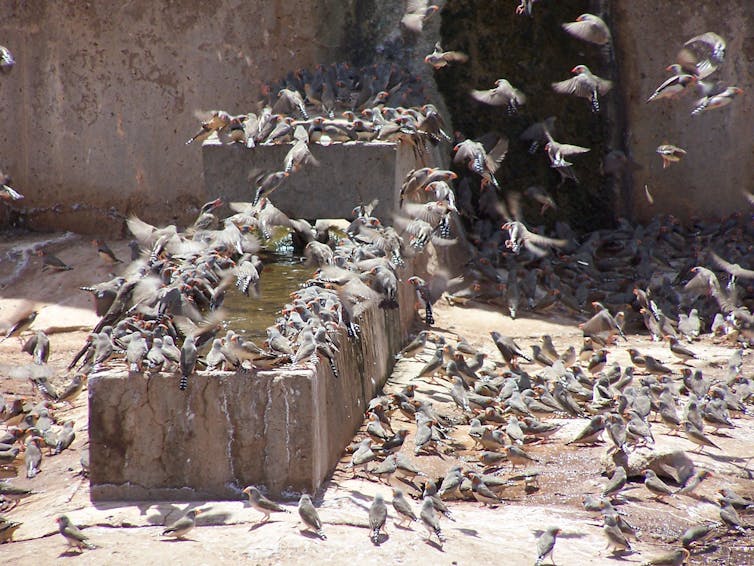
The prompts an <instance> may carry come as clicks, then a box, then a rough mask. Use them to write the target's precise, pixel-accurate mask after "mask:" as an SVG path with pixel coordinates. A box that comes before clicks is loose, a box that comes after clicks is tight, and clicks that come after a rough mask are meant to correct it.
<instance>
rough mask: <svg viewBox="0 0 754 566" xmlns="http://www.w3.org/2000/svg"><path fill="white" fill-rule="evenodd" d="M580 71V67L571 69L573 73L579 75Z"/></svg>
mask: <svg viewBox="0 0 754 566" xmlns="http://www.w3.org/2000/svg"><path fill="white" fill-rule="evenodd" d="M578 69H579V68H578V66H577V67H574V68H573V69H571V72H572V73H578V72H579V70H578Z"/></svg>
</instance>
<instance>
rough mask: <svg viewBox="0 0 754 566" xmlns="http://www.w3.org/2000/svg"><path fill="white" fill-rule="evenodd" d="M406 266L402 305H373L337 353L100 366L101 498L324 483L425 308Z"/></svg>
mask: <svg viewBox="0 0 754 566" xmlns="http://www.w3.org/2000/svg"><path fill="white" fill-rule="evenodd" d="M409 276H410V272H408V271H407V270H403V273H402V279H403V283H402V284H401V285H400V287H399V303H400V308H399V309H396V310H391V311H384V310H381V309H378V308H376V307H375V308H372V309H370V310H368V311H366V312H365V313H364V314H363V315H362V316H361V317H360V318H359V319H358V320H357V323H358V324H359V325H360V326H361V334H360V340H349V339H348V337H347V336H346V335H345V332H344V331H341V333H340V351H339V352H338V354H337V359H336V363H337V367H338V369H339V372H340V374H341V375H340V379H336V378H335V377H334V376H333V375H332V372H331V370H330V368H329V366H328V365H327V363H320V364H317V366H316V367H313V366H305V367H296V368H281V369H279V370H276V371H265V372H259V373H251V372H250V373H247V374H244V373H230V372H215V373H211V374H210V373H204V372H203V373H200V374H196V375H194V376H192V377H191V380H190V382H189V388H188V390H187V391H186V392H183V391H180V390H179V388H178V380H179V378H178V376H177V375H169V374H159V375H156V376H153V377H149V378H147V377H145V376H143V375H127V374H125V373H124V372H106V373H100V374H96V375H92V376H90V378H89V437H90V484H91V496H92V499H94V500H100V501H107V500H159V499H173V500H194V499H239V498H241V497H242V495H241V490H242V489H243V488H244V487H245V486H246V485H249V484H264V485H265V486H267V488H268V489H269V491H270V493H271V494H272V495H274V496H276V497H277V496H281V495H285V494H286V493H288V492H301V491H308V492H314V491H316V490H317V489H318V488H319V486H320V485H321V484H322V482H323V481H324V479H325V478H326V477H327V475H328V474H329V473H330V471H331V470H332V469H333V468H334V466H335V464H336V463H337V461H338V459H339V458H340V456H341V454H342V451H343V447H344V446H345V445H346V444H347V443H348V442H349V441H350V440H351V438H352V437H353V434H354V432H355V431H356V430H357V429H358V427H359V426H360V425H361V422H362V418H363V413H364V409H365V407H366V404H367V403H368V401H369V400H370V399H371V398H372V397H373V396H374V395H375V393H376V392H377V391H378V390H379V389H380V388H381V387H382V385H383V384H384V382H385V380H386V379H387V377H388V376H389V374H390V371H391V369H392V366H393V356H394V355H395V353H396V352H397V351H398V350H399V349H400V347H401V343H402V342H403V340H404V339H405V336H406V334H407V331H408V328H409V327H410V325H411V323H412V321H413V318H414V295H413V288H412V287H411V286H410V285H408V284H407V283H406V282H405V280H406V279H407V278H408V277H409Z"/></svg>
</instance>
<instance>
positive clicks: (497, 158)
mask: <svg viewBox="0 0 754 566" xmlns="http://www.w3.org/2000/svg"><path fill="white" fill-rule="evenodd" d="M508 145H509V144H508V138H507V137H505V136H503V137H501V138H500V139H499V140H498V142H497V143H496V144H495V147H493V148H492V150H491V151H490V152H489V153H487V156H486V157H485V158H484V162H485V163H486V165H487V168H488V169H489V170H490V172H491V173H493V174H494V173H495V172H496V171H497V170H498V168H499V167H500V163H502V161H503V159H505V156H506V155H507V153H508Z"/></svg>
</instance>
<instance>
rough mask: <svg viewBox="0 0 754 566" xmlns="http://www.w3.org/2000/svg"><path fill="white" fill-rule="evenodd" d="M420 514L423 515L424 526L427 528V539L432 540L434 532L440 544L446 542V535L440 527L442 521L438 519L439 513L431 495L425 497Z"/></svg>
mask: <svg viewBox="0 0 754 566" xmlns="http://www.w3.org/2000/svg"><path fill="white" fill-rule="evenodd" d="M419 516H420V517H421V520H422V523H423V524H424V527H425V528H426V529H427V533H428V535H427V540H431V538H432V535H433V534H434V535H435V536H436V537H437V540H438V541H439V542H440V544H442V543H443V542H445V537H444V536H443V535H442V530H441V529H440V521H439V520H438V519H437V514H436V513H435V501H434V500H433V499H432V497H431V496H425V497H424V500H423V501H422V510H421V513H419Z"/></svg>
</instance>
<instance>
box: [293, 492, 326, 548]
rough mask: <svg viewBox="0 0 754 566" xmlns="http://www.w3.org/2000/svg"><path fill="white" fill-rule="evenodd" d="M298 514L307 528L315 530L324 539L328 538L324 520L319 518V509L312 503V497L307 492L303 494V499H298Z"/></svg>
mask: <svg viewBox="0 0 754 566" xmlns="http://www.w3.org/2000/svg"><path fill="white" fill-rule="evenodd" d="M298 514H299V517H301V520H302V521H303V523H304V525H306V528H307V529H311V530H313V531H314V532H315V533H317V536H318V537H319V538H321V539H322V540H327V537H326V536H325V533H324V532H323V531H322V521H321V520H320V518H319V514H318V513H317V509H316V508H315V507H314V504H313V503H312V498H311V497H310V496H309V495H308V494H306V493H304V494H302V495H301V499H299V500H298Z"/></svg>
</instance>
